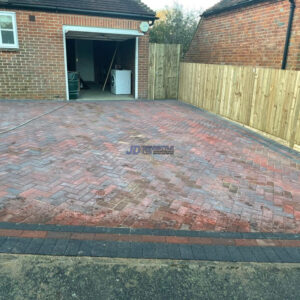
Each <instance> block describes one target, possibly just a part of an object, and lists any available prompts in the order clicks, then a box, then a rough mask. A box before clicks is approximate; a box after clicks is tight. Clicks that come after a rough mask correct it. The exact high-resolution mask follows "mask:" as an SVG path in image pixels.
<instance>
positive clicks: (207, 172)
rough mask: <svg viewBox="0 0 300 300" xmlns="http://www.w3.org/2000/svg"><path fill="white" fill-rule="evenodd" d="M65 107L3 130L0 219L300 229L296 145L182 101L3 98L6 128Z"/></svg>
mask: <svg viewBox="0 0 300 300" xmlns="http://www.w3.org/2000/svg"><path fill="white" fill-rule="evenodd" d="M56 108H58V109H57V110H55V111H53V112H51V113H49V114H46V115H44V116H42V117H40V118H38V119H35V120H33V121H32V122H30V123H28V124H27V125H24V126H22V127H20V128H18V129H15V130H13V131H10V132H7V133H4V134H3V133H2V134H0V222H12V223H13V222H14V223H18V222H22V223H40V224H66V225H86V226H95V225H98V226H107V227H129V228H158V229H185V230H189V231H191V230H205V231H218V232H220V231H230V232H284V233H300V184H299V182H300V155H299V154H298V153H296V152H294V151H292V150H288V149H287V148H284V147H283V146H280V145H278V144H276V143H274V142H271V141H269V140H266V139H265V138H263V137H260V136H259V135H257V134H255V133H251V132H250V131H248V130H246V129H243V128H241V127H239V126H237V125H234V124H233V123H231V122H228V121H225V120H222V119H221V118H218V117H215V116H213V115H211V114H208V113H206V112H203V111H201V110H199V109H196V108H192V107H190V106H187V105H184V104H180V103H178V102H176V101H156V102H145V101H143V102H140V101H139V102H134V101H127V102H117V101H113V102H109V101H107V102H105V101H104V102H101V103H79V102H71V103H68V104H66V105H65V103H62V102H43V103H37V102H14V101H12V102H0V131H1V132H3V131H6V130H8V129H10V128H12V127H14V126H16V125H18V124H22V123H24V122H26V121H28V120H30V119H33V118H35V117H37V116H39V115H42V114H45V113H47V112H50V111H52V110H54V109H56ZM131 145H170V146H174V147H175V154H174V155H173V156H172V155H154V156H150V155H143V154H140V155H128V154H126V151H127V150H129V147H130V146H131Z"/></svg>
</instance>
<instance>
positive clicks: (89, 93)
mask: <svg viewBox="0 0 300 300" xmlns="http://www.w3.org/2000/svg"><path fill="white" fill-rule="evenodd" d="M88 86H89V89H81V90H80V94H79V99H78V100H80V101H85V100H88V101H101V100H102V101H103V100H134V97H133V96H132V95H114V94H112V93H111V92H110V90H109V88H107V89H106V90H105V91H104V92H103V91H102V88H101V87H100V85H96V84H91V83H89V84H88Z"/></svg>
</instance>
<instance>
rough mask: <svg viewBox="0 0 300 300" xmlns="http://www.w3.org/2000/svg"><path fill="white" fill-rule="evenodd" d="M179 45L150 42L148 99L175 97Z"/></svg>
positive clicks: (176, 91)
mask: <svg viewBox="0 0 300 300" xmlns="http://www.w3.org/2000/svg"><path fill="white" fill-rule="evenodd" d="M180 57H181V45H177V44H176V45H174V44H172V45H171V44H150V46H149V78H148V97H149V99H177V98H178V81H179V67H180Z"/></svg>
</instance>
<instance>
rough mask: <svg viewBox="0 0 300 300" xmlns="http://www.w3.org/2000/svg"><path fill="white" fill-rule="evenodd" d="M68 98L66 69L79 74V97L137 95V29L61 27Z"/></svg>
mask: <svg viewBox="0 0 300 300" xmlns="http://www.w3.org/2000/svg"><path fill="white" fill-rule="evenodd" d="M63 34H64V45H65V72H66V85H67V93H66V94H67V99H68V100H69V99H70V98H69V80H68V78H69V76H68V74H70V72H74V73H75V72H76V73H77V74H78V77H79V82H80V84H79V86H80V90H79V95H78V99H79V100H130V99H137V98H138V65H139V62H138V55H139V51H138V38H139V36H142V35H143V34H142V33H140V32H139V31H137V30H126V29H112V28H99V27H81V26H63Z"/></svg>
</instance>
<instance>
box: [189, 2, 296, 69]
mask: <svg viewBox="0 0 300 300" xmlns="http://www.w3.org/2000/svg"><path fill="white" fill-rule="evenodd" d="M288 32H289V33H290V34H288ZM284 57H285V58H284ZM185 61H186V62H196V63H207V64H230V65H250V66H263V67H271V68H283V69H285V68H287V69H294V70H299V69H300V2H298V0H296V2H294V1H293V0H290V1H289V0H248V1H245V0H222V1H221V2H219V3H217V4H216V5H215V6H213V7H212V8H210V9H208V10H206V11H205V12H204V13H203V15H202V17H201V20H200V22H199V25H198V29H197V31H196V33H195V36H194V38H193V40H192V42H191V44H190V48H189V50H188V52H187V54H186V56H185Z"/></svg>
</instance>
